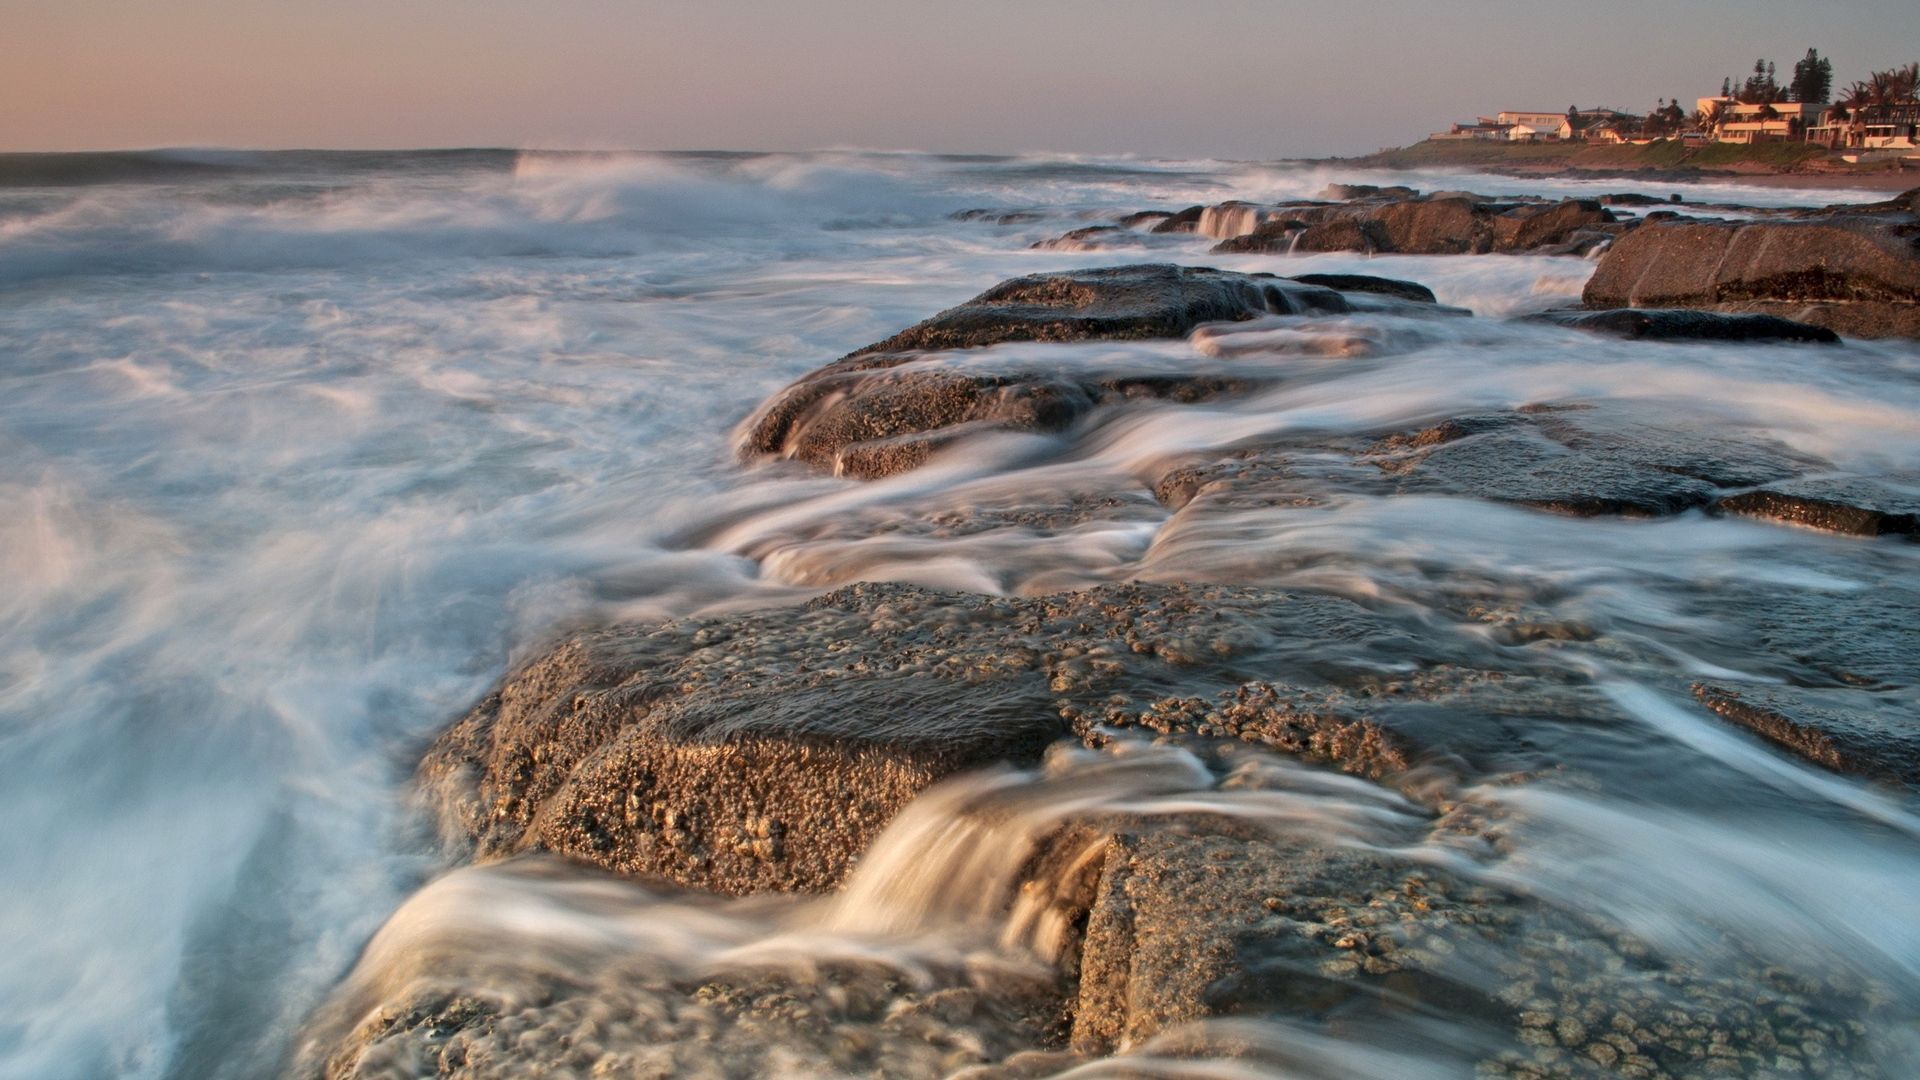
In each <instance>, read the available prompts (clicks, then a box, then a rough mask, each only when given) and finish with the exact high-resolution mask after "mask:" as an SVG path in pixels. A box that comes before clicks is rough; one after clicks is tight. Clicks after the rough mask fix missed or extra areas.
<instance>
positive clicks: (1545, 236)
mask: <svg viewBox="0 0 1920 1080" xmlns="http://www.w3.org/2000/svg"><path fill="white" fill-rule="evenodd" d="M1613 220H1614V217H1613V214H1612V213H1611V212H1610V211H1608V210H1607V209H1606V207H1604V206H1601V205H1600V204H1599V203H1598V202H1596V201H1594V200H1592V199H1568V200H1566V201H1564V202H1561V203H1559V204H1557V205H1553V206H1522V207H1518V208H1516V209H1513V210H1509V211H1507V212H1506V213H1504V214H1501V215H1499V216H1498V217H1496V218H1495V219H1494V221H1493V248H1494V250H1495V251H1509V252H1511V251H1533V250H1536V249H1540V248H1546V247H1551V246H1555V245H1562V244H1566V243H1567V242H1568V241H1570V240H1572V239H1573V238H1574V236H1575V235H1576V234H1578V233H1580V232H1581V231H1583V230H1587V229H1591V228H1592V227H1594V226H1596V225H1604V224H1609V223H1611V222H1612V221H1613ZM1571 253H1572V252H1569V254H1571Z"/></svg>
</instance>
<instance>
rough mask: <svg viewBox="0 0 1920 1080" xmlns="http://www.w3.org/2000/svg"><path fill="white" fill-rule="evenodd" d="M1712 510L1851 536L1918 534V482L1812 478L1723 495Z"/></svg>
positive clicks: (1896, 478) (1919, 519) (1916, 478)
mask: <svg viewBox="0 0 1920 1080" xmlns="http://www.w3.org/2000/svg"><path fill="white" fill-rule="evenodd" d="M1902 480H1905V481H1906V483H1904V484H1902V485H1901V486H1898V487H1896V486H1894V485H1895V484H1896V483H1898V482H1900V481H1902ZM1714 506H1715V508H1716V509H1718V510H1720V511H1722V512H1725V513H1729V514H1743V515H1746V516H1749V517H1757V518H1764V519H1766V520H1769V521H1778V522H1781V523H1783V524H1788V525H1804V526H1806V527H1808V528H1812V529H1821V530H1824V531H1827V532H1837V533H1846V534H1848V535H1851V536H1904V537H1908V538H1912V537H1914V536H1916V535H1920V477H1891V478H1885V479H1868V478H1865V477H1816V478H1809V479H1804V480H1795V481H1791V482H1788V483H1782V484H1769V485H1768V486H1766V487H1763V488H1760V489H1758V490H1755V491H1748V492H1742V493H1740V494H1738V495H1728V496H1726V497H1724V498H1722V499H1720V500H1719V501H1718V502H1716V503H1715V504H1714Z"/></svg>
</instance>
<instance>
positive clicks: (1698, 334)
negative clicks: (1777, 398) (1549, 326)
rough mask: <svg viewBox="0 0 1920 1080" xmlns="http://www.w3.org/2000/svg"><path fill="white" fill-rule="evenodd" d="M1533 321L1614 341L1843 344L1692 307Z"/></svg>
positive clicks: (1800, 327)
mask: <svg viewBox="0 0 1920 1080" xmlns="http://www.w3.org/2000/svg"><path fill="white" fill-rule="evenodd" d="M1529 318H1530V319H1531V320H1533V321H1538V322H1550V323H1553V324H1555V325H1558V326H1566V327H1571V328H1573V329H1575V330H1587V331H1591V332H1593V333H1596V334H1605V335H1607V336H1608V337H1622V338H1633V339H1646V340H1652V341H1812V342H1823V343H1828V344H1837V343H1838V342H1839V341H1840V336H1839V335H1838V334H1835V333H1834V332H1833V331H1831V330H1828V329H1826V328H1825V327H1820V326H1809V325H1807V324H1806V323H1797V322H1793V321H1791V320H1788V319H1782V318H1779V317H1777V316H1773V315H1724V314H1720V313H1717V312H1709V311H1694V310H1691V309H1686V308H1616V309H1613V310H1610V311H1544V312H1541V313H1539V314H1537V315H1533V316H1529Z"/></svg>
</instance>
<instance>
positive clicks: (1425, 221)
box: [1371, 198, 1494, 255]
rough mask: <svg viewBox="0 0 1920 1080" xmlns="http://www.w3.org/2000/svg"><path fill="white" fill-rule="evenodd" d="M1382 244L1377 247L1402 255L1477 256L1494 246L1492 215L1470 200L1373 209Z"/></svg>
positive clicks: (1424, 200)
mask: <svg viewBox="0 0 1920 1080" xmlns="http://www.w3.org/2000/svg"><path fill="white" fill-rule="evenodd" d="M1371 219H1372V220H1373V221H1374V222H1375V223H1376V224H1378V225H1379V226H1380V228H1381V230H1382V231H1383V233H1384V234H1385V236H1386V243H1384V244H1382V245H1381V246H1380V248H1379V250H1381V251H1391V252H1396V253H1399V254H1404V255H1478V254H1484V253H1486V252H1489V251H1492V250H1493V247H1494V227H1493V220H1492V219H1493V214H1492V212H1491V211H1490V210H1488V209H1487V207H1486V205H1485V204H1483V203H1477V202H1474V201H1472V200H1470V199H1459V198H1446V199H1437V198H1436V199H1419V200H1414V201H1409V202H1399V203H1389V204H1388V205H1386V206H1382V207H1380V208H1379V209H1377V210H1374V211H1373V212H1372V214H1371Z"/></svg>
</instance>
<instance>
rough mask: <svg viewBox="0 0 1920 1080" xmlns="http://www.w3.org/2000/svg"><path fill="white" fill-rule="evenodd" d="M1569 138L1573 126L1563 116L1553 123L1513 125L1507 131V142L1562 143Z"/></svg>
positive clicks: (1571, 135)
mask: <svg viewBox="0 0 1920 1080" xmlns="http://www.w3.org/2000/svg"><path fill="white" fill-rule="evenodd" d="M1571 138H1573V125H1572V124H1569V123H1567V118H1566V117H1564V116H1562V117H1560V118H1559V120H1558V122H1555V123H1549V122H1545V121H1541V122H1538V123H1532V124H1515V125H1513V126H1512V127H1510V128H1508V129H1507V141H1508V142H1564V141H1566V140H1568V139H1571Z"/></svg>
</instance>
